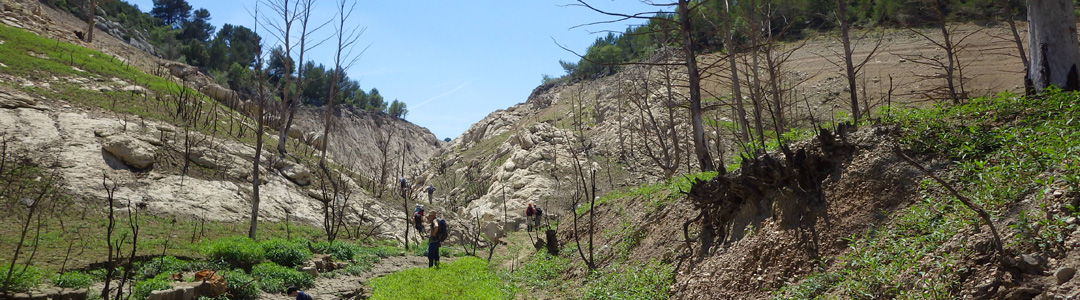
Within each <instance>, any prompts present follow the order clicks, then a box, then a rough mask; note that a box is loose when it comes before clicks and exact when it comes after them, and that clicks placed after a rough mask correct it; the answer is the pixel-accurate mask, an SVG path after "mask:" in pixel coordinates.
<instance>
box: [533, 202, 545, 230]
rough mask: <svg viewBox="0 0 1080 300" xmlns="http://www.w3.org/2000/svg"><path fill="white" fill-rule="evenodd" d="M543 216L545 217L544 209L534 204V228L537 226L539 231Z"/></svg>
mask: <svg viewBox="0 0 1080 300" xmlns="http://www.w3.org/2000/svg"><path fill="white" fill-rule="evenodd" d="M543 217H544V211H543V210H541V209H540V207H539V206H534V207H533V219H532V221H533V228H536V230H537V231H539V230H540V221H541V218H543Z"/></svg>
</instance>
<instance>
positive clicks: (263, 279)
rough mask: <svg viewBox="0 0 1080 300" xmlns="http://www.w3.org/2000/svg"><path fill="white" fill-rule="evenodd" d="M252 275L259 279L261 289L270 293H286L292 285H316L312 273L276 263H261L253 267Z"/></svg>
mask: <svg viewBox="0 0 1080 300" xmlns="http://www.w3.org/2000/svg"><path fill="white" fill-rule="evenodd" d="M251 276H252V277H254V278H256V279H258V280H259V283H258V285H259V289H260V290H263V291H264V292H268V293H285V289H286V288H288V287H290V286H295V287H299V288H302V289H303V288H310V287H312V286H315V279H314V278H312V277H311V274H308V273H303V272H300V271H297V270H296V269H294V268H289V267H283V266H279V265H277V264H274V263H261V264H258V265H256V266H255V267H253V268H251Z"/></svg>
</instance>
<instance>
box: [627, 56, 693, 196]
mask: <svg viewBox="0 0 1080 300" xmlns="http://www.w3.org/2000/svg"><path fill="white" fill-rule="evenodd" d="M653 68H654V67H652V66H647V67H645V68H644V69H645V70H644V73H643V74H640V75H641V76H639V78H637V79H636V80H633V82H634V85H635V88H634V91H633V92H631V95H630V97H629V98H630V103H631V104H632V105H633V106H634V107H635V108H637V113H638V117H637V119H638V124H635V125H632V126H633V127H632V128H634V129H635V130H636V131H638V132H640V134H641V135H642V137H644V143H643V144H642V146H643V147H642V150H643V151H642V152H643V153H644V154H645V156H647V157H649V159H651V160H652V161H653V163H654V164H656V166H657V167H659V168H660V170H661V173H662V174H663V177H664V178H665V179H667V178H671V176H673V175H674V174H675V172H677V171H678V169H679V164H680V163H681V162H682V151H680V149H679V147H677V146H676V145H678V143H679V140H680V139H679V134H678V133H679V131H678V130H677V129H676V125H678V121H677V119H676V117H675V111H676V110H677V109H679V108H680V107H679V105H678V103H681V102H682V101H681V100H683V99H681V98H680V96H681V95H679V93H678V92H676V91H675V86H674V85H675V82H674V78H673V75H674V74H673V72H674V70H673V69H674V68H673V67H671V66H659V67H656V68H659V69H660V71H659V72H660V76H661V77H662V78H663V81H664V82H663V83H661V84H660V87H659V88H656V87H655V86H656V84H652V83H651V82H650V81H651V77H652V69H653ZM657 89H658V90H659V91H657ZM653 102H656V104H654V103H653ZM654 105H656V106H659V108H656V107H654ZM655 110H659V113H660V117H659V118H657V113H656V112H654V111H655Z"/></svg>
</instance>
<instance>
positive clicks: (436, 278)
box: [370, 257, 515, 300]
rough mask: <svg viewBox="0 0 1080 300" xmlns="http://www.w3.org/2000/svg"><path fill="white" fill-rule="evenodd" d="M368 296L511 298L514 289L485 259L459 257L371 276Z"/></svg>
mask: <svg viewBox="0 0 1080 300" xmlns="http://www.w3.org/2000/svg"><path fill="white" fill-rule="evenodd" d="M370 285H371V288H372V296H371V298H370V299H373V300H378V299H513V297H514V294H515V293H514V289H513V287H512V286H511V285H508V284H506V283H504V282H503V281H501V280H500V279H499V277H498V276H497V275H496V274H495V272H494V271H492V270H491V269H490V268H489V267H488V264H487V262H485V261H484V260H482V259H479V258H475V257H462V258H459V259H457V260H455V261H454V262H450V263H444V264H442V266H441V267H439V268H420V269H409V270H405V271H401V272H397V273H394V274H390V275H388V276H385V277H380V278H375V279H372V280H371V282H370Z"/></svg>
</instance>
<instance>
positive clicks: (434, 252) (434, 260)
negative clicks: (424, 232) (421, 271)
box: [427, 211, 450, 268]
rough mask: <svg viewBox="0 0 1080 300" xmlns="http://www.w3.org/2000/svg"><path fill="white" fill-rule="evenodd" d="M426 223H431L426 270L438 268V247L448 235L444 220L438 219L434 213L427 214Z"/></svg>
mask: <svg viewBox="0 0 1080 300" xmlns="http://www.w3.org/2000/svg"><path fill="white" fill-rule="evenodd" d="M427 218H428V222H431V236H430V237H429V238H428V250H427V258H428V268H430V267H438V266H439V247H440V246H442V243H443V241H445V240H446V237H447V236H449V235H450V227H449V226H448V225H447V224H446V220H443V219H442V218H439V217H438V214H437V213H435V211H432V212H431V213H429V214H428V217H427Z"/></svg>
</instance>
